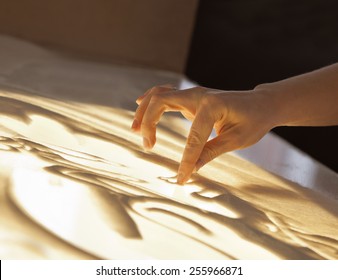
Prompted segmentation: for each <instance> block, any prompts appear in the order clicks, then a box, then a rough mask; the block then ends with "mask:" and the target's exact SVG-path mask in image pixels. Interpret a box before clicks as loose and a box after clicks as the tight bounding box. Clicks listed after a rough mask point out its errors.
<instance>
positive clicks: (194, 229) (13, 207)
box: [0, 62, 338, 259]
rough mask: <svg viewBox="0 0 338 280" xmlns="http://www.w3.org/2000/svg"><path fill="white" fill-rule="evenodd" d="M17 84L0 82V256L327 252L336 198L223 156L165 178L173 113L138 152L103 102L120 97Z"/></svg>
mask: <svg viewBox="0 0 338 280" xmlns="http://www.w3.org/2000/svg"><path fill="white" fill-rule="evenodd" d="M62 63H63V62H62ZM69 65H71V64H69ZM81 67H82V68H83V67H84V65H81ZM56 68H57V69H59V68H58V67H56ZM39 71H40V70H39ZM39 71H37V72H39ZM54 71H55V69H54ZM19 72H20V71H19ZM39 73H43V72H42V71H41V72H39ZM51 73H53V71H51ZM56 73H59V72H58V71H56ZM44 75H45V76H46V75H47V74H46V73H44ZM77 75H78V76H80V75H79V74H77ZM64 76H66V74H64ZM64 76H63V77H64ZM3 77H4V76H3ZM19 77H20V75H19ZM54 78H55V77H54ZM33 79H34V77H33ZM35 79H36V80H37V78H36V77H35ZM78 79H79V80H77V83H79V82H80V81H82V79H80V78H78ZM9 80H10V79H7V80H4V81H3V83H4V84H5V85H6V87H9V82H8V81H9ZM19 80H20V79H19ZM21 82H22V81H21ZM150 82H152V81H149V83H150ZM22 83H23V84H24V86H22ZM22 83H21V86H16V88H17V89H11V90H10V89H7V90H6V89H5V87H3V89H0V175H1V178H2V179H3V180H2V183H1V184H0V190H1V195H0V198H1V202H2V203H0V207H1V209H0V210H1V211H2V213H4V214H3V215H2V217H1V220H0V245H1V246H0V248H1V250H0V257H1V258H108V259H130V258H131V259H149V258H150V259H151V258H156V259H157V258H159V259H228V258H229V259H233V258H236V259H275V258H277V259H278V258H283V259H294V258H295V259H308V258H316V259H337V258H338V227H337V225H338V202H337V200H335V199H330V198H327V197H325V196H323V195H321V194H320V193H318V192H316V191H314V190H311V189H307V188H304V187H301V186H300V185H297V184H294V183H292V182H290V181H288V180H285V179H283V178H281V177H277V176H275V175H273V174H271V173H268V172H266V171H264V170H262V169H260V168H258V167H257V166H256V165H254V164H252V163H249V162H247V161H244V160H242V159H240V158H238V157H237V156H233V155H230V154H228V155H223V156H222V157H220V158H219V159H217V160H215V161H214V162H213V163H211V164H209V165H208V166H205V167H204V168H203V169H201V171H200V173H199V174H196V175H194V176H193V178H192V180H191V181H190V182H189V183H188V184H187V185H186V186H179V185H176V184H175V183H174V182H175V179H174V176H175V174H176V170H177V168H178V162H179V160H180V158H181V154H182V150H183V147H184V143H185V135H186V129H185V128H184V123H183V122H182V121H181V120H180V119H176V118H174V117H166V118H165V119H164V120H163V122H161V125H160V127H159V130H158V136H157V137H158V143H157V144H156V147H155V149H154V150H153V151H152V152H145V151H143V149H142V147H141V146H140V144H141V139H140V136H139V135H136V134H134V133H132V132H131V131H130V125H131V122H132V116H133V113H132V112H131V111H128V110H125V109H116V108H113V107H112V105H115V104H112V103H114V102H120V101H117V100H121V99H122V98H117V97H116V96H115V100H114V101H111V102H112V103H111V104H109V105H111V106H110V107H108V106H103V105H98V104H94V103H89V102H88V100H87V102H86V103H85V102H76V101H75V99H78V100H81V98H74V95H73V96H72V97H73V98H72V101H71V102H70V101H67V100H66V99H65V100H66V101H62V100H55V99H51V98H46V97H42V96H38V95H36V94H30V92H31V91H32V87H33V86H35V87H36V88H38V87H39V85H40V86H41V84H35V83H31V84H30V85H28V84H25V83H26V81H24V82H22ZM41 83H42V84H43V83H46V85H47V84H48V85H55V84H56V83H55V81H54V82H53V80H52V78H50V79H49V81H48V83H47V82H46V81H45V80H43V82H41ZM67 83H68V89H69V88H71V89H73V90H74V91H75V95H76V93H77V92H80V90H79V89H80V88H83V86H82V87H81V86H79V88H76V87H75V85H76V83H75V82H74V81H72V82H69V81H68V82H67ZM67 83H66V82H65V84H64V85H62V86H61V85H60V87H63V90H64V92H66V90H65V89H66V88H67ZM12 87H13V84H12ZM85 87H86V86H85ZM42 88H43V89H42V90H41V91H38V92H39V93H43V92H45V91H47V93H49V95H50V93H51V92H50V91H48V90H49V89H50V88H44V87H42ZM35 90H37V89H35ZM87 90H88V87H87ZM70 95H71V94H70ZM62 97H63V98H65V96H62ZM97 99H99V97H98V98H97ZM98 103H100V104H102V103H101V102H98ZM122 103H123V102H122ZM119 107H123V106H119ZM335 183H336V184H337V182H335ZM18 221H25V223H19V222H18ZM19 224H20V225H19ZM34 231H35V232H37V233H38V234H36V235H34Z"/></svg>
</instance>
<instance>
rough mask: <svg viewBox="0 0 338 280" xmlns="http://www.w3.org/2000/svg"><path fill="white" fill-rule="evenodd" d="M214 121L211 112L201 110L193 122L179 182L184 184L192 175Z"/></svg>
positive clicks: (179, 174)
mask: <svg viewBox="0 0 338 280" xmlns="http://www.w3.org/2000/svg"><path fill="white" fill-rule="evenodd" d="M213 125H214V121H213V119H212V118H211V116H210V114H209V112H207V111H202V110H200V111H199V112H197V114H196V117H195V119H194V121H193V123H192V126H191V129H190V132H189V136H188V139H187V143H186V145H185V149H184V152H183V157H182V160H181V164H180V167H179V169H178V176H177V183H178V184H181V185H183V184H184V183H185V182H186V181H187V180H188V179H189V178H190V176H191V173H192V172H193V170H194V168H195V165H196V162H197V160H198V159H199V157H200V155H201V153H202V150H203V148H204V145H205V144H206V142H207V141H208V138H209V136H210V134H211V131H212V128H213Z"/></svg>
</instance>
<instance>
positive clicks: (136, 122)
mask: <svg viewBox="0 0 338 280" xmlns="http://www.w3.org/2000/svg"><path fill="white" fill-rule="evenodd" d="M137 128H138V120H136V119H135V120H134V121H133V124H132V125H131V129H132V130H136V129H137Z"/></svg>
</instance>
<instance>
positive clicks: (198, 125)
mask: <svg viewBox="0 0 338 280" xmlns="http://www.w3.org/2000/svg"><path fill="white" fill-rule="evenodd" d="M137 103H138V104H139V107H138V108H137V110H136V113H135V119H134V122H133V124H132V129H133V130H134V131H140V132H141V134H142V136H143V145H144V147H145V148H146V149H151V148H152V147H153V146H154V145H155V142H156V124H157V123H158V122H159V121H160V118H161V116H162V114H163V113H164V112H166V111H180V112H181V113H182V114H183V115H184V117H186V118H187V119H189V120H191V121H193V123H192V126H191V129H190V132H189V136H188V139H187V142H186V146H185V149H184V153H183V157H182V160H181V163H180V166H179V169H178V176H177V182H178V183H179V184H184V183H185V182H186V181H187V180H188V179H189V178H190V176H191V174H192V173H193V172H194V171H198V170H199V169H200V168H201V167H202V166H203V165H205V164H206V163H208V162H209V161H211V160H212V159H214V158H216V157H217V156H219V155H221V154H223V153H225V152H229V151H232V150H237V149H242V148H245V147H248V146H250V145H252V144H254V143H256V142H257V141H258V140H259V139H261V138H262V137H263V136H264V135H265V134H266V133H267V132H268V131H269V130H270V129H271V128H273V127H274V121H273V118H272V116H273V109H272V107H271V106H270V105H271V104H269V102H268V100H267V98H266V96H265V95H264V94H263V93H262V92H260V91H259V90H252V91H238V92H231V91H228V92H227V91H220V90H213V89H208V88H204V87H195V88H190V89H187V90H175V89H174V88H173V87H171V86H158V87H154V88H152V89H150V90H148V91H147V92H146V93H145V94H144V95H143V96H141V97H140V98H138V99H137ZM213 128H214V129H215V131H216V134H217V136H216V137H215V138H213V139H211V140H209V141H208V138H209V136H210V134H211V132H212V129H213Z"/></svg>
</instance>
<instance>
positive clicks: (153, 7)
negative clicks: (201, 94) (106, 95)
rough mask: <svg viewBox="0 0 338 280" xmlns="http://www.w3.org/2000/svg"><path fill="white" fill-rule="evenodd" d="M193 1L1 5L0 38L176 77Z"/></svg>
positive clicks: (34, 0)
mask: <svg viewBox="0 0 338 280" xmlns="http://www.w3.org/2000/svg"><path fill="white" fill-rule="evenodd" d="M197 5H198V0H57V1H56V0H25V1H22V0H1V1H0V33H3V34H9V35H12V36H16V37H19V38H24V39H28V40H30V41H34V42H37V43H40V44H42V45H47V46H51V47H55V48H58V49H60V50H66V51H70V52H76V53H78V54H81V55H88V56H92V57H95V58H98V59H105V60H107V61H109V62H112V61H117V62H127V63H133V64H140V65H145V66H150V67H156V68H160V69H167V70H173V71H177V72H182V71H183V70H184V67H185V63H186V59H187V55H188V51H189V44H190V40H191V35H192V31H193V26H194V19H195V13H196V9H197Z"/></svg>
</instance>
